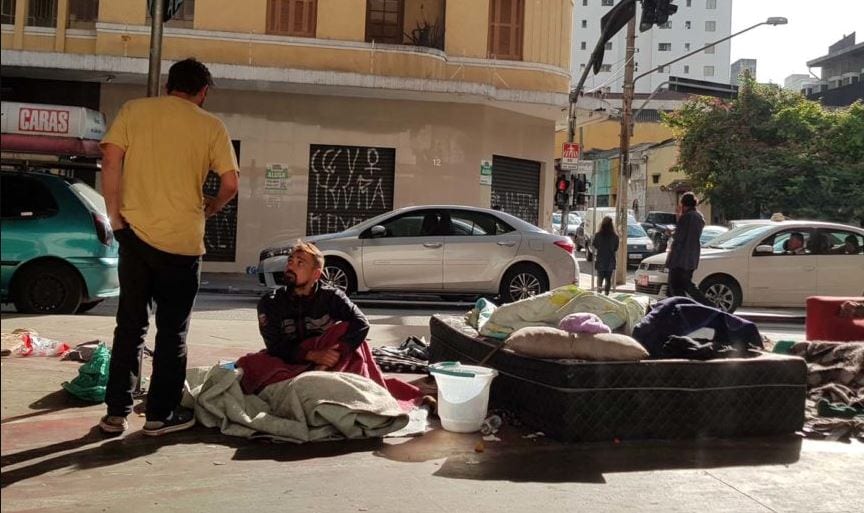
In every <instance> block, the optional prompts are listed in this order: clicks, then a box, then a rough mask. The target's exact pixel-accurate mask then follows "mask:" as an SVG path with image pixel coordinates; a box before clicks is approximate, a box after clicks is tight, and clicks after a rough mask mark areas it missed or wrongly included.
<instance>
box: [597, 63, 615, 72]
mask: <svg viewBox="0 0 864 513" xmlns="http://www.w3.org/2000/svg"><path fill="white" fill-rule="evenodd" d="M600 71H605V72H606V73H609V72H610V71H612V65H611V64H603V65H602V66H600Z"/></svg>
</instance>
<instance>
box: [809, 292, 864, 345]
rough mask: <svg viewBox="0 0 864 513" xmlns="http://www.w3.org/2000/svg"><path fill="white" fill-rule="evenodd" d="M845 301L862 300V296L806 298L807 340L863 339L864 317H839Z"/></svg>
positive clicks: (844, 340) (842, 340) (863, 300)
mask: <svg viewBox="0 0 864 513" xmlns="http://www.w3.org/2000/svg"><path fill="white" fill-rule="evenodd" d="M846 301H861V302H864V297H831V296H811V297H808V298H807V317H806V330H807V340H833V341H838V342H848V341H850V340H864V319H853V318H851V317H840V315H839V313H840V306H841V305H842V304H843V303H845V302H846Z"/></svg>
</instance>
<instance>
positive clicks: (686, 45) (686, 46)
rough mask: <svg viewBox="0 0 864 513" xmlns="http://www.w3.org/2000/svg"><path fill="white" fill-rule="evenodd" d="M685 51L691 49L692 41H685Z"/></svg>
mask: <svg viewBox="0 0 864 513" xmlns="http://www.w3.org/2000/svg"><path fill="white" fill-rule="evenodd" d="M684 51H690V43H684Z"/></svg>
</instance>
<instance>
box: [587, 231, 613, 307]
mask: <svg viewBox="0 0 864 513" xmlns="http://www.w3.org/2000/svg"><path fill="white" fill-rule="evenodd" d="M618 242H619V241H618V234H617V233H615V224H614V223H613V222H612V218H611V217H609V216H606V217H604V218H603V221H602V222H601V223H600V230H598V231H597V233H596V234H595V235H594V240H593V241H591V245H592V246H594V249H595V250H596V251H595V254H596V255H597V258H596V260H595V265H596V266H597V276H598V277H599V279H600V288H603V289H604V291H605V293H606V295H607V296H608V295H609V289H610V288H611V287H612V275H613V274H615V253H617V252H618Z"/></svg>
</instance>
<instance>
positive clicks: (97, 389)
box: [62, 342, 111, 403]
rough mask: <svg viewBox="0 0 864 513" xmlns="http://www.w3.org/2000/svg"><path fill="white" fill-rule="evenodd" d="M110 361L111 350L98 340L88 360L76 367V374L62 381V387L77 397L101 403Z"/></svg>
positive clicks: (106, 383) (103, 397) (103, 398)
mask: <svg viewBox="0 0 864 513" xmlns="http://www.w3.org/2000/svg"><path fill="white" fill-rule="evenodd" d="M110 363H111V351H110V350H109V349H108V346H106V345H105V343H104V342H100V343H99V346H98V347H97V348H96V350H95V351H94V352H93V355H92V356H91V358H90V361H88V362H87V363H85V364H83V365H81V367H80V368H79V369H78V376H77V377H76V378H75V379H73V380H72V381H67V382H65V383H63V385H62V386H63V388H64V389H66V391H67V392H69V393H70V394H72V395H74V396H75V397H77V398H79V399H83V400H85V401H92V402H96V403H101V402H102V401H104V400H105V389H106V388H107V386H108V367H109V364H110Z"/></svg>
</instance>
